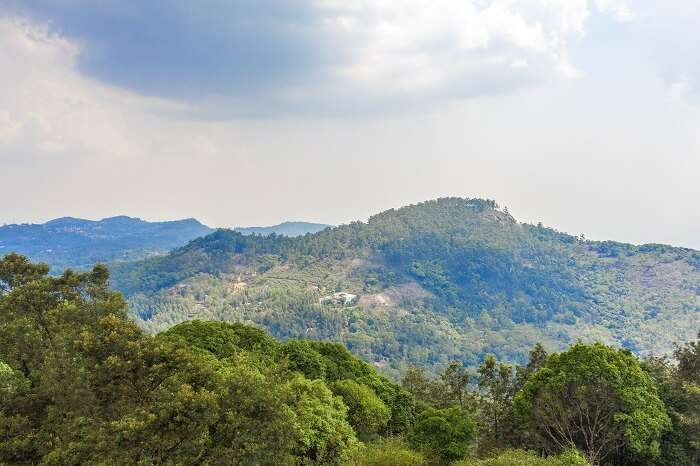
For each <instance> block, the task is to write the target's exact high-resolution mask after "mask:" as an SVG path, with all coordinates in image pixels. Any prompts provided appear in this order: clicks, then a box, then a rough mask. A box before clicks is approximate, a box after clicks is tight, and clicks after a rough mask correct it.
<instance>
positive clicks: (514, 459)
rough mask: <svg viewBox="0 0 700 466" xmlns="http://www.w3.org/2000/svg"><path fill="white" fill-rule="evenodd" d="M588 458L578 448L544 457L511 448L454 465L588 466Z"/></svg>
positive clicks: (454, 465)
mask: <svg viewBox="0 0 700 466" xmlns="http://www.w3.org/2000/svg"><path fill="white" fill-rule="evenodd" d="M588 465H589V463H588V461H587V460H586V458H585V457H584V456H583V455H581V454H580V453H578V452H577V451H576V450H569V451H567V452H564V453H561V454H559V455H553V456H550V457H547V458H542V457H541V456H538V455H536V454H534V453H529V452H526V451H522V450H510V451H506V452H504V453H501V454H499V455H497V456H494V457H491V458H485V459H472V458H470V459H466V460H462V461H459V462H456V463H454V464H453V465H452V466H588Z"/></svg>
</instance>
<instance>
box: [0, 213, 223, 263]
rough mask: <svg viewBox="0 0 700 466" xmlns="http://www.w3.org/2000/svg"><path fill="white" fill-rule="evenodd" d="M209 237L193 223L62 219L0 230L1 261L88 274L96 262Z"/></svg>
mask: <svg viewBox="0 0 700 466" xmlns="http://www.w3.org/2000/svg"><path fill="white" fill-rule="evenodd" d="M212 231H213V230H212V229H211V228H209V227H207V226H205V225H202V224H201V223H199V222H198V221H197V220H195V219H186V220H178V221H172V222H146V221H144V220H141V219H138V218H130V217H124V216H121V217H111V218H105V219H103V220H99V221H93V220H83V219H79V218H70V217H64V218H58V219H55V220H51V221H50V222H46V223H43V224H40V225H35V224H22V225H4V226H0V256H2V255H4V254H6V253H10V252H15V253H19V254H24V255H26V256H28V257H29V258H30V259H32V260H34V261H41V262H46V263H48V264H49V265H50V266H51V269H52V270H53V271H54V272H60V271H62V270H64V269H66V268H73V269H83V270H87V269H90V268H92V266H93V265H94V264H95V263H97V262H102V263H107V262H123V261H134V260H139V259H143V258H146V257H150V256H153V255H161V254H165V253H167V252H168V251H170V250H171V249H173V248H177V247H180V246H183V245H185V244H187V242H188V241H190V240H193V239H194V238H197V237H200V236H204V235H207V234H209V233H211V232H212Z"/></svg>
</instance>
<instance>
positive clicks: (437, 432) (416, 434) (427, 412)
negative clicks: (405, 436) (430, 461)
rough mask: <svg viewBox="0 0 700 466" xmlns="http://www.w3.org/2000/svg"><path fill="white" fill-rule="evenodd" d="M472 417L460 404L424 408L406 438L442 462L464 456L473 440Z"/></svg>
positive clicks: (474, 436) (473, 424)
mask: <svg viewBox="0 0 700 466" xmlns="http://www.w3.org/2000/svg"><path fill="white" fill-rule="evenodd" d="M476 438H477V426H476V422H475V421H474V419H473V418H472V417H471V415H469V413H467V412H466V411H464V410H463V409H461V408H459V407H452V408H444V409H436V408H426V409H424V410H423V411H422V412H421V413H419V414H418V416H417V417H416V423H415V425H414V426H413V431H412V432H411V435H410V436H409V440H410V441H411V443H412V444H413V445H415V446H416V447H417V448H418V449H419V450H421V451H423V452H425V453H426V454H430V455H432V456H434V457H435V458H437V459H438V460H439V461H440V462H442V463H445V464H447V463H450V462H451V461H455V460H459V459H462V458H464V457H465V456H467V455H468V454H469V453H470V452H471V451H472V449H473V448H474V445H475V443H476Z"/></svg>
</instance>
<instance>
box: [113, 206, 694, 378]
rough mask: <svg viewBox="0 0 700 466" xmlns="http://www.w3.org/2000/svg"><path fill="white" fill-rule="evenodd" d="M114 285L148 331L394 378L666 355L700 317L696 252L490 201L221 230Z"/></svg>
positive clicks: (119, 276) (119, 270) (134, 268)
mask: <svg viewBox="0 0 700 466" xmlns="http://www.w3.org/2000/svg"><path fill="white" fill-rule="evenodd" d="M112 272H113V280H112V283H113V285H114V286H115V287H116V288H117V289H119V290H121V291H122V292H124V293H125V295H126V296H127V298H128V301H129V305H130V308H131V312H132V313H133V315H134V317H135V318H136V320H137V322H138V323H139V325H140V326H142V327H143V328H144V329H146V330H147V331H148V332H151V333H157V332H160V331H163V330H165V329H167V328H169V327H170V326H172V325H175V324H177V323H179V322H182V321H185V320H191V319H202V320H221V321H226V322H243V323H247V324H254V325H259V326H262V327H263V328H265V329H267V330H268V331H269V332H270V333H271V334H272V335H274V336H275V337H277V338H281V339H285V340H286V339H299V338H303V339H315V340H333V341H336V342H339V343H342V344H343V345H344V346H346V347H347V348H349V349H350V350H351V351H352V352H353V353H354V354H356V355H358V356H360V357H361V358H363V359H365V360H366V361H369V362H371V363H372V364H374V365H375V366H376V367H378V368H380V369H381V370H382V372H383V373H385V374H389V375H392V376H394V377H398V376H399V374H401V373H402V372H403V371H405V369H406V368H407V367H408V366H409V365H412V364H416V365H420V366H422V367H426V368H428V369H429V371H431V372H433V373H436V372H437V371H439V370H440V369H441V368H442V367H445V366H446V365H447V364H448V363H449V362H450V361H453V360H456V359H459V360H460V361H461V362H462V363H463V364H464V365H465V366H467V367H470V368H475V367H477V366H478V365H479V364H480V363H481V361H482V360H483V358H484V357H485V355H487V354H493V355H495V356H496V357H497V358H498V359H499V360H503V361H507V362H510V363H518V364H524V363H525V362H526V361H527V357H528V351H529V349H530V348H531V347H532V346H533V345H534V344H535V343H537V342H542V343H543V345H544V347H545V348H547V349H548V350H550V351H555V350H560V349H563V348H566V347H568V346H569V345H571V344H573V343H574V342H576V341H578V340H582V341H584V342H592V341H601V342H603V343H606V344H610V345H615V346H619V347H623V348H626V349H629V350H631V351H633V352H634V353H635V354H637V355H642V356H643V355H647V354H652V353H656V354H663V353H667V352H670V351H672V350H673V344H674V343H675V342H676V341H677V340H678V339H690V338H692V336H693V332H694V330H695V328H696V327H697V321H698V316H700V299H699V291H698V290H700V253H698V252H697V251H693V250H689V249H683V248H673V247H670V246H661V245H645V246H633V245H629V244H622V243H615V242H595V241H584V240H582V239H580V238H577V237H574V236H571V235H567V234H564V233H559V232H557V231H555V230H552V229H550V228H545V227H542V226H541V225H539V226H533V225H527V224H521V223H518V222H516V221H515V220H514V219H513V218H512V217H511V216H510V215H509V214H508V213H506V212H504V211H501V210H499V209H498V208H497V205H496V203H495V202H493V201H487V200H481V199H457V198H447V199H438V200H435V201H429V202H425V203H421V204H417V205H412V206H408V207H403V208H401V209H397V210H389V211H386V212H383V213H381V214H379V215H375V216H373V217H371V218H370V219H369V221H368V222H366V223H363V222H354V223H351V224H349V225H344V226H341V227H337V228H329V229H326V230H323V231H321V232H318V233H316V234H308V235H305V236H301V237H297V238H288V237H281V236H277V235H269V236H243V235H241V234H239V233H236V232H233V231H227V230H218V231H216V232H215V233H213V234H211V235H209V236H207V237H204V238H200V239H197V240H195V241H193V242H192V243H190V244H188V245H187V246H185V247H183V248H180V249H177V250H175V251H173V252H171V253H170V254H169V255H167V256H163V257H157V258H151V259H148V260H145V261H141V262H137V263H131V264H120V265H117V266H114V267H113V268H112ZM337 292H344V293H349V294H351V295H355V296H356V299H353V300H351V301H350V302H347V303H346V302H344V300H342V299H339V298H337V297H334V293H337Z"/></svg>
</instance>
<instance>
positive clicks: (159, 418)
mask: <svg viewBox="0 0 700 466" xmlns="http://www.w3.org/2000/svg"><path fill="white" fill-rule="evenodd" d="M48 273H49V269H48V267H47V266H46V265H43V264H33V263H31V262H29V261H28V260H27V259H26V258H25V257H23V256H19V255H15V254H11V255H8V256H6V257H5V258H3V259H2V260H0V464H26V465H30V464H55V465H79V464H80V465H82V464H140V465H156V464H162V465H180V464H183V465H184V464H202V465H223V464H244V465H247V464H251V465H252V464H275V465H277V464H282V465H284V464H289V465H333V464H337V465H347V466H360V465H367V466H370V465H389V466H390V465H395V466H400V465H436V466H438V465H439V466H442V465H445V466H446V465H450V464H452V465H454V466H466V465H474V466H487V465H488V466H498V465H515V466H517V465H522V466H540V465H541V466H549V465H552V466H587V465H595V466H597V465H605V466H608V465H609V466H612V465H636V466H662V465H670V464H674V465H681V466H685V465H694V464H698V459H699V458H700V428H699V426H700V340H698V341H692V342H689V343H686V344H685V345H683V346H680V347H678V348H677V350H676V351H675V353H674V358H675V360H674V361H669V360H666V359H663V358H649V359H646V360H643V361H640V360H638V359H637V357H636V356H634V355H633V354H632V353H631V352H629V351H627V350H620V349H615V348H612V347H609V346H605V345H603V344H599V343H596V344H583V343H577V344H575V345H573V346H571V347H570V348H568V349H567V350H565V351H562V352H559V353H553V354H547V353H546V351H545V350H544V349H543V347H542V346H541V345H536V346H535V347H533V348H532V350H531V351H530V352H529V359H528V361H527V363H525V364H523V365H521V366H511V365H509V364H507V363H505V362H501V361H499V360H497V359H496V358H495V357H486V358H485V359H484V361H483V362H482V363H481V364H480V365H479V366H478V368H477V370H476V371H475V372H472V371H471V370H470V369H468V368H466V367H465V366H464V364H463V363H462V362H460V361H459V360H455V361H451V362H450V363H449V364H448V365H446V366H445V367H444V368H443V369H442V370H441V371H440V373H439V374H438V376H432V375H430V373H429V372H426V371H425V370H423V369H421V368H417V367H410V368H408V369H407V370H406V371H405V373H404V375H403V377H402V382H401V385H399V384H397V383H394V382H392V381H391V380H390V379H388V378H387V377H385V376H383V375H381V374H379V373H378V372H377V370H376V369H375V368H374V367H373V366H371V365H370V364H368V363H366V362H364V361H362V360H360V359H358V358H357V357H355V356H353V355H352V354H351V353H350V352H349V351H348V350H347V349H346V348H344V347H343V346H341V345H339V344H337V343H329V342H321V341H314V340H289V341H285V342H283V341H279V340H277V339H275V338H273V337H272V336H271V335H270V334H268V333H267V332H266V331H264V330H262V329H260V328H256V327H253V326H249V325H245V324H242V323H234V324H229V323H224V322H218V321H200V320H194V321H189V322H183V323H180V324H178V325H176V326H173V327H172V328H170V329H168V330H167V331H165V332H162V333H159V334H157V335H150V334H148V333H146V332H144V331H143V330H142V329H140V328H139V327H138V326H137V325H136V324H135V323H134V322H133V321H132V320H131V319H129V318H128V314H127V307H126V302H125V300H124V299H123V298H122V296H121V295H120V294H119V293H117V292H114V291H111V290H110V289H109V288H108V271H107V269H106V268H105V267H104V266H99V265H98V266H96V267H94V268H93V270H92V271H90V272H85V273H76V272H73V271H70V270H67V271H65V272H64V273H63V274H62V275H60V276H50V275H48ZM699 338H700V336H699Z"/></svg>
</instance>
